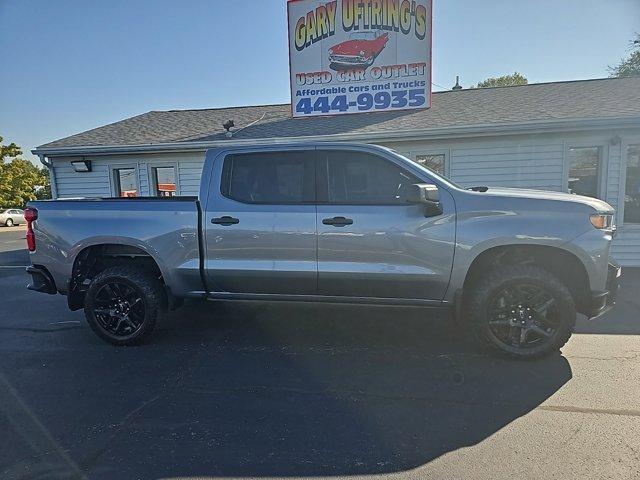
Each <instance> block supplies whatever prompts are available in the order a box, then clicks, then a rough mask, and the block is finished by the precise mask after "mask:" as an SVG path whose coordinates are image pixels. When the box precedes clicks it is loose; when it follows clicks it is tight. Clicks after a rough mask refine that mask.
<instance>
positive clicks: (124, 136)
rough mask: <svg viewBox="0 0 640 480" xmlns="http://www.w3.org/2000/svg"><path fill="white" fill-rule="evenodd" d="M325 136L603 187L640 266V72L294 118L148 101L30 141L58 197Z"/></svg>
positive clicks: (277, 108) (488, 180) (148, 183)
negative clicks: (116, 118) (209, 156)
mask: <svg viewBox="0 0 640 480" xmlns="http://www.w3.org/2000/svg"><path fill="white" fill-rule="evenodd" d="M229 120H232V121H233V123H234V125H235V126H234V127H233V128H231V129H230V133H229V132H227V131H226V129H225V128H224V127H223V124H225V123H227V122H228V121H229ZM228 126H229V124H227V127H228ZM322 140H326V141H355V142H367V143H375V144H379V145H385V146H389V147H391V148H393V149H395V150H397V151H398V152H401V153H403V154H405V155H406V156H408V157H410V158H411V159H412V160H414V161H416V162H420V163H422V164H424V165H426V166H428V167H429V168H431V169H433V170H436V171H438V172H440V173H442V174H444V175H446V176H448V177H450V178H451V179H452V180H454V181H455V182H458V183H460V184H462V185H465V186H474V185H486V186H489V187H492V186H507V187H522V188H535V189H542V190H554V191H564V192H573V193H580V194H583V195H590V196H594V197H598V198H601V199H603V200H606V201H607V202H609V203H610V204H611V205H613V206H614V207H615V208H616V210H617V212H618V213H617V224H618V226H619V229H618V235H617V237H616V239H615V241H614V249H613V255H614V257H615V258H616V259H617V260H618V261H619V262H620V263H621V264H622V265H626V266H640V164H639V162H640V78H619V79H599V80H585V81H571V82H554V83H541V84H531V85H523V86H514V87H499V88H483V89H462V90H452V91H444V92H437V93H434V94H433V95H432V107H431V108H430V109H420V110H405V111H391V112H376V113H362V114H357V115H337V116H322V117H311V118H292V117H291V106H290V105H289V104H284V105H260V106H250V107H237V108H221V109H202V110H171V111H151V112H148V113H145V114H142V115H138V116H136V117H132V118H129V119H126V120H122V121H120V122H116V123H114V124H111V125H106V126H103V127H99V128H96V129H93V130H89V131H87V132H83V133H79V134H77V135H73V136H70V137H67V138H63V139H61V140H56V141H54V142H51V143H47V144H45V145H42V146H40V147H37V148H36V149H35V150H33V153H34V154H36V155H38V156H39V157H40V159H41V161H42V162H43V163H45V164H46V165H48V166H49V168H50V171H51V183H52V193H53V196H54V198H60V199H62V198H77V197H113V196H172V195H197V194H198V189H199V184H200V176H201V169H202V165H203V161H204V152H205V150H206V149H208V148H213V147H220V146H226V145H246V144H253V143H263V144H276V143H279V142H292V141H294V142H304V141H322Z"/></svg>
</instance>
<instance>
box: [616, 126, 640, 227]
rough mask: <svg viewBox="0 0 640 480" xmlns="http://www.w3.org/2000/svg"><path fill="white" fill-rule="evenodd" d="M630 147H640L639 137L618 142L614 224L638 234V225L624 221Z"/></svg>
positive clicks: (631, 137)
mask: <svg viewBox="0 0 640 480" xmlns="http://www.w3.org/2000/svg"><path fill="white" fill-rule="evenodd" d="M630 145H640V136H637V137H636V136H630V137H626V138H624V139H623V140H622V142H620V186H619V188H618V208H616V223H617V224H618V225H620V226H622V225H624V227H625V230H626V231H634V232H640V223H626V222H625V221H624V207H625V205H624V196H625V194H626V189H627V162H628V160H629V158H628V155H627V148H628V147H629V146H630Z"/></svg>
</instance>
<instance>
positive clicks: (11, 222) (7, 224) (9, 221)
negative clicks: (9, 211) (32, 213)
mask: <svg viewBox="0 0 640 480" xmlns="http://www.w3.org/2000/svg"><path fill="white" fill-rule="evenodd" d="M4 224H5V226H6V227H13V220H12V219H11V218H7V221H6V222H4Z"/></svg>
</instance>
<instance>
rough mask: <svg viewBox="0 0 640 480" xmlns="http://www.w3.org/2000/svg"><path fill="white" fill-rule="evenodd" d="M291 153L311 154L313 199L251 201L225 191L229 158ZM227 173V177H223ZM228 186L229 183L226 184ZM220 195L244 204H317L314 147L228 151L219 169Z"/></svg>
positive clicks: (316, 170) (316, 164) (316, 159)
mask: <svg viewBox="0 0 640 480" xmlns="http://www.w3.org/2000/svg"><path fill="white" fill-rule="evenodd" d="M291 153H300V154H307V155H311V160H312V163H313V167H314V168H313V170H314V177H315V178H314V181H313V183H312V185H314V200H312V201H308V202H252V201H247V200H239V199H237V198H234V197H232V196H230V195H229V194H228V193H227V192H225V183H227V182H230V181H231V175H232V173H233V170H231V172H229V173H228V174H227V173H226V172H227V171H226V165H227V162H228V161H229V158H231V157H234V156H240V155H267V154H269V155H273V154H283V155H284V154H291ZM227 175H228V178H225V177H226V176H227ZM228 187H230V185H228ZM219 193H220V195H221V196H222V197H223V198H226V199H228V200H231V201H234V202H238V203H241V204H244V205H317V204H318V155H317V153H316V150H315V148H313V149H309V148H300V149H283V150H265V151H239V152H228V153H226V154H225V155H224V157H223V158H222V165H221V169H220V190H219Z"/></svg>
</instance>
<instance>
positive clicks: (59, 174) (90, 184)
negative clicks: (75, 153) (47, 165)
mask: <svg viewBox="0 0 640 480" xmlns="http://www.w3.org/2000/svg"><path fill="white" fill-rule="evenodd" d="M71 160H79V159H78V158H77V157H70V158H63V159H55V161H54V165H55V180H56V186H57V188H58V198H73V197H109V196H111V180H110V178H109V164H110V162H108V161H107V160H106V159H91V171H90V172H86V173H79V172H76V171H74V170H73V167H72V166H71Z"/></svg>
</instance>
